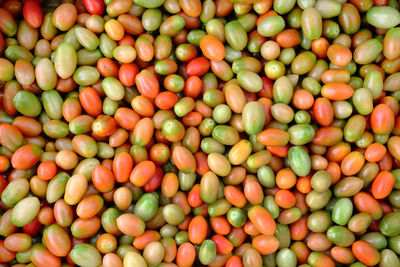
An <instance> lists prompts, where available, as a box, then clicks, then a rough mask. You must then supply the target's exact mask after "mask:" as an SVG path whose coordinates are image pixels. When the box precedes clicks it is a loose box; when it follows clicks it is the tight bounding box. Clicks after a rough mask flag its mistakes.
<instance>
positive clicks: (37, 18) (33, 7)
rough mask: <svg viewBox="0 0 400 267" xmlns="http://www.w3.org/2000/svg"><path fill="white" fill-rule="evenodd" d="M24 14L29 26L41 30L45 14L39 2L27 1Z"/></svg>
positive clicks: (23, 10)
mask: <svg viewBox="0 0 400 267" xmlns="http://www.w3.org/2000/svg"><path fill="white" fill-rule="evenodd" d="M22 14H23V16H24V19H25V21H26V23H28V24H29V26H31V27H33V28H39V27H40V26H41V25H42V21H43V12H42V9H41V7H40V5H39V3H38V2H37V1H33V0H29V1H26V2H25V4H24V8H23V9H22Z"/></svg>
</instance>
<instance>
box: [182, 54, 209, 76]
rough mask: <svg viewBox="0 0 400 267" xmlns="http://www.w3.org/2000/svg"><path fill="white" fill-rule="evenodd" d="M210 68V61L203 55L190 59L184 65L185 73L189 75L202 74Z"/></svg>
mask: <svg viewBox="0 0 400 267" xmlns="http://www.w3.org/2000/svg"><path fill="white" fill-rule="evenodd" d="M209 69H210V61H208V59H206V58H205V57H197V58H194V59H192V60H191V61H190V62H189V63H188V64H187V66H186V73H187V75H189V76H202V75H204V74H206V73H207V71H208V70H209Z"/></svg>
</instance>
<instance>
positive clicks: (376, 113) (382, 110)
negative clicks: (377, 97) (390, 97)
mask: <svg viewBox="0 0 400 267" xmlns="http://www.w3.org/2000/svg"><path fill="white" fill-rule="evenodd" d="M394 119H395V117H394V113H393V110H392V109H391V108H390V107H389V106H388V105H386V104H379V105H377V106H376V107H375V108H374V110H373V111H372V113H371V128H372V131H373V132H374V133H375V134H389V133H390V132H391V131H392V130H393V127H394Z"/></svg>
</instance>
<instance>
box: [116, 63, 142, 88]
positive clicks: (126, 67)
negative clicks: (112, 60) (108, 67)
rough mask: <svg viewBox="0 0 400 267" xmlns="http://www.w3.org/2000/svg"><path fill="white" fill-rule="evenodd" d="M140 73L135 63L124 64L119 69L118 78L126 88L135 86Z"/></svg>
mask: <svg viewBox="0 0 400 267" xmlns="http://www.w3.org/2000/svg"><path fill="white" fill-rule="evenodd" d="M138 73H139V68H138V67H137V65H136V64H135V63H124V64H122V65H121V67H120V68H119V72H118V78H119V80H120V81H121V83H122V84H123V85H125V86H133V85H135V78H136V75H138Z"/></svg>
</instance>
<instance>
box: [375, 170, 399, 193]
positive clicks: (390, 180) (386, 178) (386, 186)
mask: <svg viewBox="0 0 400 267" xmlns="http://www.w3.org/2000/svg"><path fill="white" fill-rule="evenodd" d="M395 182H396V179H395V177H394V175H393V174H392V173H391V172H389V171H382V172H380V173H379V174H378V175H377V176H376V177H375V179H374V181H373V182H372V187H371V191H372V195H373V196H374V198H376V199H383V198H386V197H387V196H389V195H390V193H391V192H392V189H393V186H394V184H395Z"/></svg>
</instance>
